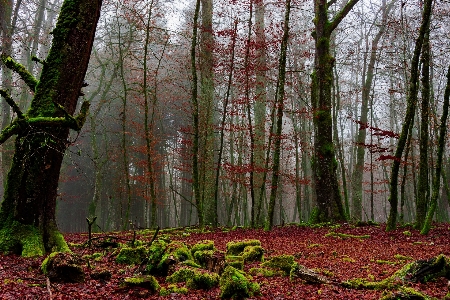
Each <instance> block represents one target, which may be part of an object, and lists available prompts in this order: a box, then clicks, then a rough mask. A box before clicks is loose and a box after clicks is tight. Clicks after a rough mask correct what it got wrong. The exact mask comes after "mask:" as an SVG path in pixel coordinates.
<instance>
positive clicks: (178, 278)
mask: <svg viewBox="0 0 450 300" xmlns="http://www.w3.org/2000/svg"><path fill="white" fill-rule="evenodd" d="M166 282H168V283H179V282H186V287H188V288H190V289H195V290H198V289H204V290H208V289H210V288H212V287H214V286H216V285H217V284H218V283H219V275H218V274H216V273H212V272H208V271H206V270H201V269H195V268H190V267H183V268H180V269H178V270H177V271H175V272H174V273H173V274H172V275H170V276H167V277H166Z"/></svg>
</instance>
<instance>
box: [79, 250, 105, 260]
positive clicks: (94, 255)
mask: <svg viewBox="0 0 450 300" xmlns="http://www.w3.org/2000/svg"><path fill="white" fill-rule="evenodd" d="M83 258H84V259H92V260H95V261H101V260H102V258H103V253H100V252H95V253H92V254H91V255H83Z"/></svg>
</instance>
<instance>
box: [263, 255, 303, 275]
mask: <svg viewBox="0 0 450 300" xmlns="http://www.w3.org/2000/svg"><path fill="white" fill-rule="evenodd" d="M294 262H295V259H294V256H293V255H285V254H283V255H279V256H274V257H272V258H271V259H270V260H268V261H266V262H263V263H262V264H261V266H263V267H269V268H272V269H275V270H281V271H283V273H284V275H286V276H287V275H289V274H290V272H291V268H292V265H293V264H294Z"/></svg>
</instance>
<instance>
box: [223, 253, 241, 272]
mask: <svg viewBox="0 0 450 300" xmlns="http://www.w3.org/2000/svg"><path fill="white" fill-rule="evenodd" d="M225 261H226V264H227V265H228V266H232V267H233V268H236V269H239V270H242V269H244V258H243V257H242V256H240V255H227V256H226V257H225Z"/></svg>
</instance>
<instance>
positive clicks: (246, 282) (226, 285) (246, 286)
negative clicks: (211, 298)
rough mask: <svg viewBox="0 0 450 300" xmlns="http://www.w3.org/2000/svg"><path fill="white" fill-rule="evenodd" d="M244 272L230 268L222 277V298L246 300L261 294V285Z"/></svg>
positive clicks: (227, 268) (226, 269)
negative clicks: (245, 299)
mask: <svg viewBox="0 0 450 300" xmlns="http://www.w3.org/2000/svg"><path fill="white" fill-rule="evenodd" d="M251 280H252V277H251V276H249V275H246V274H245V273H244V272H243V271H240V270H238V269H236V268H233V267H231V266H228V267H226V268H225V270H224V271H223V273H222V275H221V276H220V280H219V286H220V297H221V298H225V299H231V298H232V299H244V298H248V297H253V296H255V295H257V294H258V293H259V290H260V288H259V285H258V284H257V283H256V282H252V281H251Z"/></svg>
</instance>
